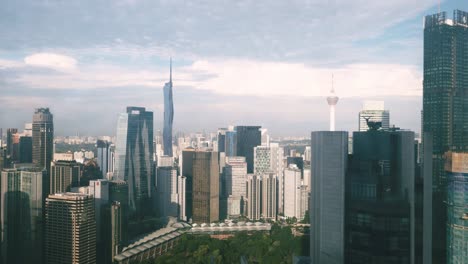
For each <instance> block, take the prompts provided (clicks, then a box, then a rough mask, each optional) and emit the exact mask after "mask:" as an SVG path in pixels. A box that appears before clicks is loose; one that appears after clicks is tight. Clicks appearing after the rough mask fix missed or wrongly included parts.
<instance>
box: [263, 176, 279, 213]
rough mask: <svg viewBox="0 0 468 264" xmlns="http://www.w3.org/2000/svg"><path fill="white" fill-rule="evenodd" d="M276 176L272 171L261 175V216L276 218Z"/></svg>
mask: <svg viewBox="0 0 468 264" xmlns="http://www.w3.org/2000/svg"><path fill="white" fill-rule="evenodd" d="M277 201H278V177H277V176H276V174H274V173H266V174H263V175H262V218H264V219H271V220H276V215H277V213H278V212H277V208H278V206H277V205H278V204H277Z"/></svg>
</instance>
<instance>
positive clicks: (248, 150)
mask: <svg viewBox="0 0 468 264" xmlns="http://www.w3.org/2000/svg"><path fill="white" fill-rule="evenodd" d="M260 128H261V127H260V126H236V127H235V130H236V132H237V151H236V152H237V153H236V155H237V156H241V157H245V160H246V162H247V173H253V172H254V148H255V147H256V146H260V145H261V144H262V134H261V132H260ZM228 156H229V155H228Z"/></svg>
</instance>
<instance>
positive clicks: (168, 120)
mask: <svg viewBox="0 0 468 264" xmlns="http://www.w3.org/2000/svg"><path fill="white" fill-rule="evenodd" d="M173 120H174V102H173V99H172V60H171V66H170V75H169V82H167V83H166V84H165V85H164V128H163V147H164V155H166V156H170V157H172V122H173Z"/></svg>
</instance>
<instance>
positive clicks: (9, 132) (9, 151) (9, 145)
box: [6, 128, 18, 160]
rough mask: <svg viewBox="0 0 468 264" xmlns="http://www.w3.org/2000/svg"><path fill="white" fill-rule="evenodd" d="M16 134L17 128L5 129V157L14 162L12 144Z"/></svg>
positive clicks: (13, 147) (13, 145)
mask: <svg viewBox="0 0 468 264" xmlns="http://www.w3.org/2000/svg"><path fill="white" fill-rule="evenodd" d="M17 133H18V129H17V128H8V129H7V140H6V142H7V155H9V156H10V159H12V160H16V159H15V156H16V155H15V154H16V153H15V143H14V136H15V134H17Z"/></svg>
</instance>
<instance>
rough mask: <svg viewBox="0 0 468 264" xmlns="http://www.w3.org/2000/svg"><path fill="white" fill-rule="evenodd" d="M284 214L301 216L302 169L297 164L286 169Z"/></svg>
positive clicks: (290, 216)
mask: <svg viewBox="0 0 468 264" xmlns="http://www.w3.org/2000/svg"><path fill="white" fill-rule="evenodd" d="M284 216H285V217H288V218H293V217H295V218H296V219H299V218H300V216H301V170H300V169H299V168H298V167H297V166H295V164H292V165H290V166H289V167H287V168H285V169H284Z"/></svg>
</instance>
